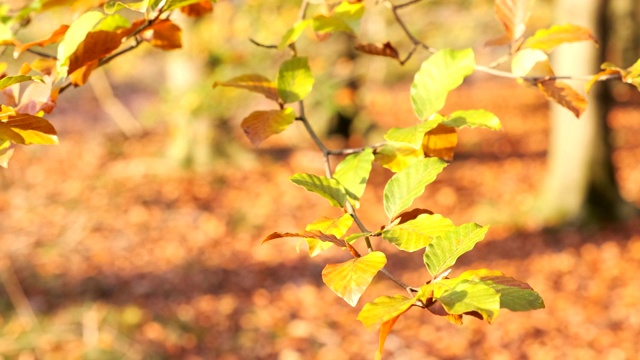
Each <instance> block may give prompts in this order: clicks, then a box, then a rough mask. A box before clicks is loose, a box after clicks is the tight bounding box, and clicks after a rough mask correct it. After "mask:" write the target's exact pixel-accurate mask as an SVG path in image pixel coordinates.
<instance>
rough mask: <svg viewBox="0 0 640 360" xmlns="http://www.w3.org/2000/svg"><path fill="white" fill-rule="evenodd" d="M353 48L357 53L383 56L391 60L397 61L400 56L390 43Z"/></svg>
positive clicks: (362, 45)
mask: <svg viewBox="0 0 640 360" xmlns="http://www.w3.org/2000/svg"><path fill="white" fill-rule="evenodd" d="M354 48H355V49H356V50H357V51H360V52H363V53H365V54H370V55H377V56H385V57H390V58H392V59H396V60H399V58H400V55H399V54H398V50H397V49H396V48H395V47H393V45H391V42H389V41H387V42H386V43H384V44H370V43H368V44H363V43H361V44H356V45H355V46H354Z"/></svg>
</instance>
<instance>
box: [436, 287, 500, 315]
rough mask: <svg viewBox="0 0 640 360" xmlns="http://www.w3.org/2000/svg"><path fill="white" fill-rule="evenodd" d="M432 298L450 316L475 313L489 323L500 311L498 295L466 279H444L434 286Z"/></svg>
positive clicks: (489, 288) (492, 290)
mask: <svg viewBox="0 0 640 360" xmlns="http://www.w3.org/2000/svg"><path fill="white" fill-rule="evenodd" d="M434 298H435V299H436V300H438V302H440V303H441V304H442V305H443V306H444V308H445V309H446V310H447V312H448V313H450V314H468V313H477V314H479V315H480V316H481V317H482V318H483V319H484V320H486V321H487V322H489V323H491V321H493V319H495V317H496V316H498V312H499V311H500V294H499V293H498V292H497V291H496V290H494V289H492V288H491V287H490V286H488V285H487V284H484V283H482V282H473V281H469V280H467V279H459V278H455V279H446V282H445V281H444V280H443V281H441V282H439V283H437V285H436V286H435V291H434Z"/></svg>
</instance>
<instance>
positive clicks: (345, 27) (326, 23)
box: [313, 15, 354, 34]
mask: <svg viewBox="0 0 640 360" xmlns="http://www.w3.org/2000/svg"><path fill="white" fill-rule="evenodd" d="M313 31H315V32H316V33H318V34H331V33H336V32H345V33H347V34H353V33H354V31H353V29H352V28H351V26H349V24H348V23H347V22H345V21H344V20H343V19H340V18H337V17H335V16H326V15H316V16H314V17H313Z"/></svg>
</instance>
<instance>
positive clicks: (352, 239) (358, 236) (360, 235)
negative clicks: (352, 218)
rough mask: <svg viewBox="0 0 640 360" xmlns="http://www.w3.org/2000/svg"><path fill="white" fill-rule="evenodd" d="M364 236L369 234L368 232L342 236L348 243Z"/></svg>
mask: <svg viewBox="0 0 640 360" xmlns="http://www.w3.org/2000/svg"><path fill="white" fill-rule="evenodd" d="M365 236H371V233H370V232H364V233H357V234H351V235H349V236H347V237H345V238H344V241H346V242H348V243H349V244H351V243H353V242H354V241H356V240H358V239H360V238H363V237H365Z"/></svg>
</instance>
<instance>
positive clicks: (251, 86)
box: [213, 74, 280, 101]
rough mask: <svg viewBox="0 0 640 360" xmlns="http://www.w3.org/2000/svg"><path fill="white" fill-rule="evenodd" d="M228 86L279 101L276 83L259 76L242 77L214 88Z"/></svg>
mask: <svg viewBox="0 0 640 360" xmlns="http://www.w3.org/2000/svg"><path fill="white" fill-rule="evenodd" d="M218 86H226V87H233V88H238V89H245V90H249V91H252V92H255V93H258V94H262V95H264V96H266V97H267V99H271V100H273V101H278V100H280V98H279V97H278V90H277V88H276V83H274V82H273V81H271V80H269V79H267V78H266V77H264V76H262V75H258V74H247V75H240V76H237V77H234V78H232V79H229V80H227V81H222V82H218V81H216V82H215V83H213V87H214V88H215V87H218Z"/></svg>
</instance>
